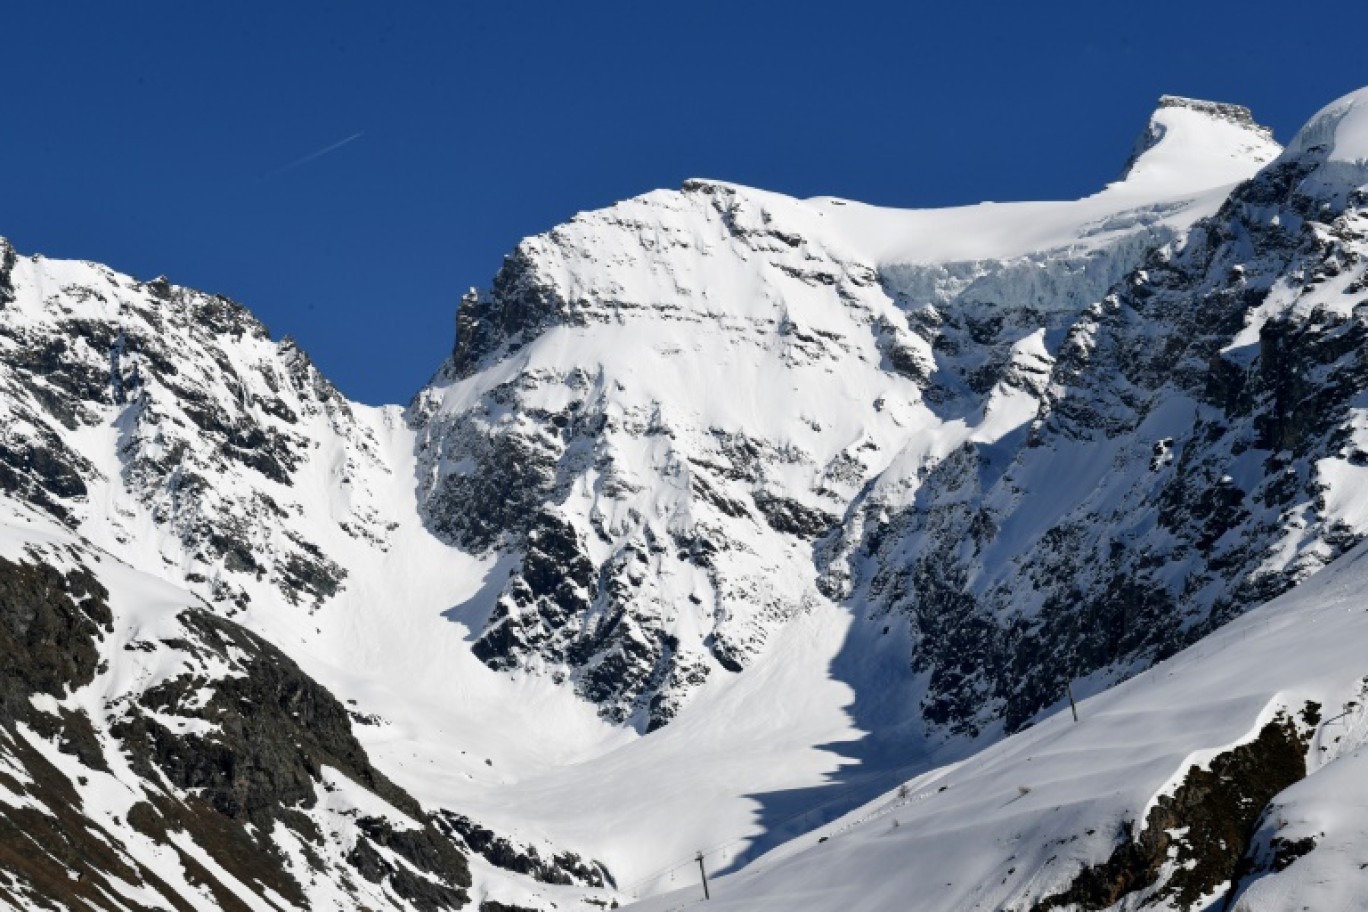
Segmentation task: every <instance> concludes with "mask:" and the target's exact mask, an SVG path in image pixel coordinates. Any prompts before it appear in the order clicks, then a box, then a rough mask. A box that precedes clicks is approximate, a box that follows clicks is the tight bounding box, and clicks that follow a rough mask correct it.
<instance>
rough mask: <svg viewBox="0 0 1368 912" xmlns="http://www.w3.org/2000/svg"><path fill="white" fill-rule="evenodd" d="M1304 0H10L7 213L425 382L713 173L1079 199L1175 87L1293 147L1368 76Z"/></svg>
mask: <svg viewBox="0 0 1368 912" xmlns="http://www.w3.org/2000/svg"><path fill="white" fill-rule="evenodd" d="M1344 25H1345V24H1344V23H1341V24H1340V25H1336V24H1335V23H1334V22H1332V21H1329V19H1328V18H1327V17H1312V16H1310V15H1306V14H1299V13H1297V12H1296V10H1295V8H1294V7H1293V6H1291V5H1289V4H1286V3H1282V4H1273V3H1259V2H1253V3H1225V2H1223V3H1207V4H1201V3H1197V4H1193V3H1190V2H1189V3H1174V2H1150V3H1145V4H1134V3H1133V4H1097V3H1054V4H1049V3H1037V4H1010V5H1008V4H1002V5H1001V6H997V5H986V4H979V5H974V4H920V3H915V2H904V3H873V2H861V0H845V2H840V3H837V2H826V3H810V2H806V0H790V2H786V3H771V2H750V3H745V2H742V0H732V2H728V3H722V2H712V0H700V2H692V3H672V2H656V3H645V2H636V3H627V2H582V3H551V2H521V3H519V2H506V3H498V4H491V3H425V4H418V3H398V2H396V3H374V2H369V3H359V2H358V3H346V2H344V3H331V4H328V3H298V4H294V3H270V4H266V3H253V2H246V3H234V4H201V3H186V2H174V3H173V2H159V0H137V2H133V3H127V4H112V3H105V2H100V3H95V2H87V3H65V2H58V0H54V2H48V3H24V4H8V5H6V8H5V9H4V10H3V11H2V12H0V34H3V35H4V38H3V51H0V85H2V86H3V94H2V95H0V99H2V100H0V112H3V113H2V114H0V116H2V117H3V120H2V121H0V123H3V130H2V132H0V168H2V169H3V177H2V178H0V236H5V237H8V238H9V239H10V240H11V241H12V242H13V243H14V244H15V245H16V246H17V247H18V248H19V250H20V251H21V252H22V253H33V252H42V253H45V254H48V255H51V256H61V257H76V258H81V259H91V260H98V261H101V262H105V263H108V264H110V265H111V266H113V267H115V268H117V269H120V270H123V271H126V272H131V273H133V274H134V275H137V276H139V277H141V278H151V277H153V276H155V275H158V274H165V275H167V276H168V277H169V278H170V279H171V280H172V281H174V282H177V283H179V284H184V285H190V286H193V287H197V288H202V289H205V290H208V291H216V292H222V293H224V294H227V295H229V296H231V297H233V298H236V299H237V300H239V301H242V302H243V303H245V304H247V305H248V306H249V307H251V308H252V309H253V310H255V311H256V313H257V314H258V315H259V316H260V317H261V318H262V319H263V320H264V321H265V322H266V324H267V325H268V326H270V327H271V330H272V332H273V333H274V334H276V335H277V336H280V335H283V334H285V333H290V334H292V335H294V336H295V337H296V338H298V339H299V340H300V341H301V342H302V343H303V345H304V347H305V348H306V349H307V350H308V351H309V352H310V353H311V354H312V355H313V356H314V358H315V360H316V361H317V362H318V363H319V365H320V366H321V367H322V368H323V370H324V371H325V372H326V373H327V374H328V375H329V376H331V377H332V378H333V379H334V381H335V382H336V383H337V384H338V385H339V386H340V387H341V388H342V390H343V391H344V392H345V393H347V394H348V395H350V396H352V397H354V398H358V399H360V400H362V401H366V402H372V403H378V402H405V401H407V400H408V398H409V397H410V396H411V395H412V394H413V393H414V392H415V391H416V390H417V389H418V388H419V386H421V385H422V383H423V382H424V381H425V380H426V379H427V378H428V376H429V375H430V374H431V373H432V372H433V371H434V370H435V369H436V368H437V366H438V365H439V364H440V362H441V360H442V358H443V357H445V355H446V353H447V352H448V351H449V349H450V347H451V342H452V333H453V322H454V321H453V317H454V311H455V307H456V303H457V300H458V298H459V297H460V294H461V293H462V292H463V291H464V290H465V289H466V288H467V287H469V286H471V285H480V286H484V285H487V284H488V282H489V280H490V279H491V278H492V276H493V274H494V272H495V271H496V270H497V268H498V266H499V263H500V261H501V258H502V256H503V254H504V253H506V252H507V251H508V250H509V249H511V248H512V246H513V245H514V244H516V243H517V241H518V240H519V239H520V238H522V237H523V236H525V235H529V234H535V233H538V232H541V231H544V230H546V229H548V228H550V227H551V226H552V225H554V224H556V223H557V222H559V221H562V220H564V219H566V218H567V217H569V216H571V215H573V214H574V213H575V212H577V211H580V210H584V209H593V208H598V207H601V206H605V205H608V204H610V203H612V202H613V201H614V200H617V199H620V198H623V197H627V196H632V195H635V194H637V193H642V192H645V191H647V190H650V189H653V188H656V187H675V186H678V185H679V184H680V183H681V182H682V181H683V180H684V179H685V178H688V177H693V176H706V177H713V178H720V179H725V180H731V181H736V182H739V183H746V184H751V185H754V186H761V187H765V188H767V189H772V190H778V191H782V192H786V193H791V194H794V195H797V196H815V195H828V194H829V195H837V196H846V197H851V198H855V199H861V200H865V201H867V202H872V203H880V204H885V205H897V206H918V207H920V206H938V205H949V204H955V203H967V202H976V201H979V200H982V199H996V200H1009V199H1046V198H1072V197H1078V196H1081V195H1084V194H1087V193H1090V192H1092V191H1094V190H1097V189H1100V188H1101V186H1102V185H1103V184H1104V183H1106V182H1107V181H1108V180H1110V179H1112V178H1113V177H1115V176H1116V173H1117V171H1118V170H1119V169H1120V167H1121V166H1122V164H1123V162H1124V161H1125V159H1126V155H1127V153H1128V151H1129V148H1130V145H1131V142H1132V141H1133V139H1134V138H1135V136H1136V135H1137V134H1138V133H1139V132H1140V130H1141V128H1142V127H1143V126H1144V124H1145V121H1146V119H1147V117H1148V115H1149V112H1150V110H1151V109H1152V108H1153V105H1154V102H1155V100H1156V99H1157V97H1158V96H1159V95H1160V94H1163V93H1166V92H1168V93H1173V94H1182V95H1192V96H1197V97H1204V98H1210V99H1213V100H1219V101H1234V102H1239V103H1242V104H1247V105H1249V106H1250V107H1252V108H1253V109H1254V114H1255V116H1256V117H1257V118H1258V119H1259V120H1260V121H1261V122H1263V123H1265V124H1267V125H1269V126H1271V127H1273V128H1274V129H1275V131H1276V133H1277V136H1278V138H1279V139H1280V140H1283V141H1286V140H1287V139H1288V138H1289V137H1290V135H1291V134H1292V132H1294V131H1295V130H1296V129H1297V127H1299V126H1300V125H1301V123H1302V122H1303V121H1305V120H1306V119H1307V118H1308V117H1309V116H1310V115H1311V114H1312V113H1314V112H1315V111H1316V109H1318V108H1319V107H1321V106H1322V105H1323V104H1326V103H1328V102H1330V101H1332V100H1333V99H1334V98H1336V97H1338V96H1340V95H1342V94H1344V93H1346V92H1349V91H1351V90H1353V89H1356V88H1359V87H1361V86H1362V85H1363V84H1365V83H1368V67H1364V66H1363V64H1362V62H1361V56H1360V55H1357V54H1355V53H1354V52H1353V47H1352V42H1346V41H1345V40H1343V38H1342V36H1341V35H1340V34H1339V32H1338V29H1339V28H1341V27H1343V26H1344Z"/></svg>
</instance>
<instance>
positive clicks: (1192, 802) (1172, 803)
mask: <svg viewBox="0 0 1368 912" xmlns="http://www.w3.org/2000/svg"><path fill="white" fill-rule="evenodd" d="M1305 750H1306V741H1305V738H1304V736H1303V735H1302V734H1301V733H1300V732H1299V731H1298V728H1297V726H1296V724H1295V723H1294V722H1293V721H1292V720H1291V719H1289V718H1288V717H1287V716H1286V715H1280V716H1279V717H1278V718H1276V719H1274V720H1273V721H1272V722H1269V723H1268V724H1267V725H1265V726H1264V727H1263V728H1262V729H1261V730H1260V732H1259V734H1258V737H1256V738H1255V739H1254V740H1253V741H1251V742H1249V743H1247V744H1242V745H1240V746H1238V747H1235V748H1232V749H1231V750H1229V751H1226V752H1224V753H1222V754H1218V755H1217V756H1216V757H1215V758H1213V759H1212V761H1211V763H1210V764H1208V768H1206V769H1202V768H1200V767H1197V766H1193V767H1192V768H1191V769H1190V770H1189V771H1188V773H1187V776H1186V777H1185V778H1184V780H1183V782H1182V784H1180V785H1179V786H1178V788H1176V789H1175V790H1174V792H1173V794H1172V795H1165V796H1162V797H1160V798H1159V800H1158V801H1157V802H1156V803H1155V806H1154V807H1153V808H1152V809H1151V810H1150V813H1149V816H1148V817H1147V818H1146V820H1145V825H1144V828H1143V829H1142V830H1141V831H1140V832H1139V833H1138V834H1135V835H1134V836H1133V837H1131V838H1127V839H1125V840H1124V841H1123V842H1122V843H1121V844H1120V845H1118V846H1117V847H1116V849H1115V850H1114V851H1113V852H1112V855H1111V857H1110V858H1108V859H1107V860H1106V861H1105V862H1103V863H1102V864H1100V865H1095V866H1093V867H1090V868H1085V869H1084V870H1083V871H1081V872H1080V873H1079V874H1078V875H1077V876H1076V877H1075V878H1074V880H1073V883H1071V884H1070V886H1069V887H1068V888H1067V889H1065V890H1064V891H1062V892H1060V893H1056V894H1054V895H1052V896H1049V897H1046V898H1044V899H1042V900H1040V901H1039V902H1037V903H1036V904H1035V905H1034V906H1032V907H1031V908H1032V912H1046V910H1049V909H1060V908H1065V907H1068V908H1074V909H1080V910H1100V909H1106V908H1110V907H1111V906H1113V905H1115V904H1116V903H1118V902H1120V901H1121V900H1122V899H1123V898H1126V897H1130V896H1135V895H1141V896H1143V899H1142V900H1141V904H1142V905H1147V904H1149V903H1159V902H1163V903H1167V904H1170V905H1172V907H1173V908H1177V909H1184V910H1191V909H1196V908H1198V905H1197V904H1198V903H1199V902H1200V901H1202V900H1203V899H1204V898H1207V897H1209V896H1210V895H1211V893H1212V892H1213V891H1215V890H1216V889H1217V888H1218V887H1220V886H1222V885H1223V884H1227V883H1231V882H1233V881H1236V880H1238V875H1239V872H1240V866H1241V860H1242V859H1243V858H1244V857H1245V854H1246V852H1248V850H1249V847H1250V844H1251V840H1252V839H1253V836H1254V832H1255V827H1256V825H1257V823H1258V821H1259V817H1260V815H1261V814H1262V813H1263V811H1264V808H1265V807H1266V806H1267V805H1268V803H1269V802H1270V801H1271V800H1272V799H1273V797H1274V796H1275V795H1277V794H1278V793H1279V792H1281V791H1283V790H1284V789H1286V788H1288V787H1289V786H1291V785H1292V784H1293V783H1295V782H1297V781H1299V780H1300V779H1302V778H1303V777H1304V776H1305V775H1306V761H1305V759H1304V752H1305ZM1180 833H1181V835H1179V834H1180ZM1169 861H1173V862H1175V864H1174V869H1173V871H1172V872H1171V873H1170V874H1169V876H1168V877H1167V879H1164V880H1162V881H1161V878H1160V875H1161V869H1162V868H1163V867H1164V866H1165V864H1166V863H1167V862H1169ZM1288 863H1290V861H1289V862H1288ZM1201 908H1206V906H1201Z"/></svg>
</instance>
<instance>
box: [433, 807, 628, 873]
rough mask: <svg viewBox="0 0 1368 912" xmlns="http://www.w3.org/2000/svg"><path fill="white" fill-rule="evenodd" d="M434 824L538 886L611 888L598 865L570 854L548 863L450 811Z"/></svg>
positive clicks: (531, 848) (530, 849) (534, 851)
mask: <svg viewBox="0 0 1368 912" xmlns="http://www.w3.org/2000/svg"><path fill="white" fill-rule="evenodd" d="M434 822H435V823H436V824H437V826H438V827H439V828H440V829H441V830H442V831H443V832H444V833H449V834H452V835H455V836H457V837H459V838H460V839H461V841H462V842H464V843H465V844H466V846H468V847H469V848H470V850H471V851H473V852H476V853H477V854H479V855H480V856H481V857H482V858H484V859H485V861H488V862H489V863H490V864H492V865H494V866H495V867H497V868H503V869H504V870H505V871H513V872H516V873H518V874H526V875H528V876H530V877H532V878H533V879H534V880H537V881H539V882H541V883H552V884H564V885H570V884H579V885H582V886H590V887H603V886H604V885H605V884H608V885H612V884H613V880H612V878H611V876H609V875H608V870H607V868H605V867H604V866H603V864H602V863H601V862H597V861H593V862H586V861H585V860H583V859H582V858H580V856H578V855H576V854H575V853H574V852H558V853H556V854H554V855H552V857H551V858H550V859H544V858H542V856H541V853H540V852H538V851H537V847H536V846H530V845H528V846H519V845H516V844H515V843H514V842H513V841H512V840H510V839H508V838H507V837H505V836H500V835H498V834H497V833H495V832H494V831H493V830H491V829H489V828H488V827H484V826H481V825H480V824H478V823H476V822H475V821H473V820H471V819H470V818H469V817H464V816H462V815H460V814H456V813H454V812H452V811H442V812H440V813H439V814H437V815H436V816H435V817H434Z"/></svg>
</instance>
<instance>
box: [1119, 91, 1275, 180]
mask: <svg viewBox="0 0 1368 912" xmlns="http://www.w3.org/2000/svg"><path fill="white" fill-rule="evenodd" d="M1281 151H1282V148H1281V147H1280V146H1279V145H1278V143H1277V142H1275V141H1274V139H1273V131H1272V130H1270V129H1269V128H1268V127H1265V126H1263V125H1261V124H1259V123H1258V122H1256V121H1255V120H1254V115H1253V114H1252V113H1251V112H1250V110H1249V108H1246V107H1244V106H1243V105H1236V104H1227V103H1225V102H1219V101H1203V100H1201V99H1197V98H1184V97H1182V96H1179V95H1161V96H1160V98H1159V103H1158V105H1157V106H1156V107H1155V109H1154V113H1153V114H1151V115H1150V119H1149V123H1148V124H1147V125H1146V127H1145V129H1144V131H1143V132H1142V133H1141V134H1140V136H1139V138H1137V139H1136V141H1135V146H1134V147H1133V148H1132V150H1131V154H1130V158H1129V159H1128V160H1127V161H1126V166H1125V168H1124V169H1123V170H1122V172H1121V182H1122V183H1124V184H1126V185H1135V184H1140V183H1143V184H1145V185H1146V186H1148V185H1150V184H1151V183H1153V184H1163V185H1166V186H1167V185H1172V187H1173V189H1174V191H1175V192H1186V191H1190V190H1193V189H1198V188H1201V187H1212V186H1217V185H1219V184H1222V183H1236V182H1237V181H1240V180H1243V179H1244V178H1245V177H1247V176H1248V171H1249V165H1250V164H1251V163H1252V164H1254V165H1256V166H1262V165H1264V164H1267V163H1268V162H1270V161H1272V160H1273V159H1274V158H1276V157H1277V156H1278V153H1279V152H1281Z"/></svg>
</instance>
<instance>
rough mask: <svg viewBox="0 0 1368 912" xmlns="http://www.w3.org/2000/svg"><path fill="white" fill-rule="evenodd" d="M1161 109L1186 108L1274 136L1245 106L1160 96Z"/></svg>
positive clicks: (1178, 96) (1182, 97) (1175, 96)
mask: <svg viewBox="0 0 1368 912" xmlns="http://www.w3.org/2000/svg"><path fill="white" fill-rule="evenodd" d="M1159 108H1161V109H1162V108H1186V109H1188V110H1190V111H1199V112H1201V113H1203V114H1207V115H1209V116H1211V117H1218V118H1221V119H1222V120H1228V121H1230V122H1231V123H1237V124H1241V125H1243V126H1246V127H1251V128H1253V129H1254V130H1256V131H1258V132H1260V133H1264V134H1266V135H1268V136H1269V137H1270V138H1271V137H1272V135H1273V131H1272V129H1271V128H1269V127H1265V126H1263V125H1261V124H1259V123H1258V122H1256V121H1255V120H1254V114H1253V112H1252V111H1250V110H1249V108H1247V107H1245V106H1244V105H1238V104H1230V103H1228V102H1223V101H1204V100H1202V99H1200V98H1185V97H1184V96H1182V95H1160V96H1159Z"/></svg>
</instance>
